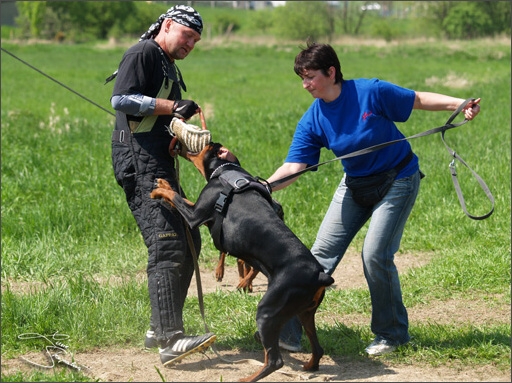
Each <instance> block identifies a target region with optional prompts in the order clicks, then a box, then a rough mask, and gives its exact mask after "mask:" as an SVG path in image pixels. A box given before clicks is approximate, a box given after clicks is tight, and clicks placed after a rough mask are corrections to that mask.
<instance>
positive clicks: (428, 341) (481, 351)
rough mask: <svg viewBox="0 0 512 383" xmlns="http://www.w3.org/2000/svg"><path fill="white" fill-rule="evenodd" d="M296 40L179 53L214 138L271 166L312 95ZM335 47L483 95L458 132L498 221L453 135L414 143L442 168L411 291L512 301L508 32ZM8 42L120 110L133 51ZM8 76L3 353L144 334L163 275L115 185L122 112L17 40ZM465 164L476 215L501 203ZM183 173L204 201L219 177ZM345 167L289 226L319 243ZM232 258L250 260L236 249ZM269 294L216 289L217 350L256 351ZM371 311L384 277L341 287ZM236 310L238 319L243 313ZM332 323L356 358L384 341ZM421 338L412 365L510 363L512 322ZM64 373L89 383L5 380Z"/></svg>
mask: <svg viewBox="0 0 512 383" xmlns="http://www.w3.org/2000/svg"><path fill="white" fill-rule="evenodd" d="M297 45H298V44H282V45H278V46H263V45H256V44H254V45H251V44H246V43H237V42H231V43H230V44H225V45H223V46H215V45H214V44H208V42H201V43H200V44H198V46H197V47H196V50H194V52H192V54H191V55H190V57H189V58H187V59H186V60H185V61H183V62H180V63H179V66H180V69H181V71H182V73H183V76H184V78H185V82H186V84H187V88H188V89H189V92H188V93H186V94H185V98H189V99H194V100H195V101H196V102H198V103H199V105H200V106H202V107H203V109H204V111H205V114H206V118H207V124H208V128H209V129H210V130H211V131H212V134H213V139H214V140H215V141H217V142H222V143H223V144H224V145H225V146H227V147H229V148H230V149H231V150H232V151H233V152H234V153H236V154H237V156H238V157H239V159H240V161H241V163H242V165H244V167H245V168H246V169H247V170H248V171H250V172H251V173H252V174H254V175H258V176H260V177H263V178H266V177H268V176H270V174H272V172H273V171H274V170H275V169H276V168H277V167H278V166H280V164H281V163H282V161H283V160H284V158H285V156H286V153H287V149H288V145H289V144H290V141H291V137H292V135H293V132H294V129H295V124H296V123H297V121H298V120H299V118H300V117H301V115H302V113H303V112H304V111H305V110H306V108H307V107H308V106H309V104H310V103H311V101H312V99H311V96H310V95H309V94H308V93H307V92H306V91H304V90H303V89H302V86H301V82H300V79H299V78H298V77H297V76H296V75H295V73H294V72H293V59H294V57H295V55H296V54H297V52H298V50H299V49H298V46H297ZM333 45H334V46H335V48H336V50H337V51H338V53H339V56H340V60H341V64H342V70H343V74H344V76H345V78H355V77H378V78H381V79H383V80H387V81H391V82H395V83H397V84H400V85H402V86H404V87H408V88H412V89H415V90H423V91H432V92H439V93H446V94H450V95H453V96H456V97H461V98H468V97H481V98H482V102H481V106H482V112H481V113H480V115H479V116H478V117H477V119H475V120H474V121H471V122H469V123H468V124H465V125H463V126H462V127H460V128H457V129H453V130H450V131H448V132H447V133H446V140H447V143H448V144H449V145H450V146H451V147H452V148H454V149H455V150H456V152H457V153H458V154H459V155H460V156H462V157H463V158H464V160H465V161H466V162H467V163H468V164H469V165H470V166H471V167H472V168H473V169H474V170H475V171H476V172H477V173H478V174H479V175H480V176H481V177H482V178H483V179H484V180H485V181H486V183H487V184H488V186H489V187H490V189H491V191H492V193H493V195H494V198H495V200H496V204H495V211H494V214H493V215H492V216H491V217H490V218H488V219H486V220H482V221H475V220H471V219H469V218H467V217H466V216H465V215H464V213H463V211H462V209H461V207H460V205H459V202H458V200H457V195H456V193H455V190H454V188H453V185H452V181H451V179H450V173H449V169H448V164H449V163H450V161H451V157H450V155H449V154H448V152H447V151H446V149H445V147H444V145H443V143H442V141H441V138H440V137H439V136H438V135H436V136H428V137H425V138H420V139H417V140H413V141H411V143H412V146H413V149H414V150H415V152H416V153H417V154H418V156H419V158H420V165H421V169H422V171H423V172H424V173H425V174H426V175H427V177H426V178H425V179H424V180H423V181H422V187H421V191H420V195H419V197H418V201H417V203H416V206H415V208H414V210H413V213H412V215H411V217H410V219H409V222H408V225H407V227H406V230H405V233H404V238H403V240H402V246H401V250H400V251H401V252H407V253H417V254H418V255H419V256H420V255H421V254H424V253H430V254H433V256H432V261H431V262H429V263H428V264H427V265H426V266H423V267H421V268H418V269H415V270H414V272H410V273H408V274H405V275H403V277H402V287H403V292H404V300H405V304H406V306H407V307H414V306H415V305H418V304H420V303H428V302H433V301H441V302H442V301H445V300H448V299H471V300H477V301H482V302H489V301H492V302H495V303H496V304H497V305H503V304H508V305H510V234H511V231H510V216H511V211H510V206H511V204H510V202H511V201H510V185H511V180H510V144H511V140H510V121H511V119H510V105H511V100H510V94H511V92H510V90H511V89H510V86H511V85H510V84H511V76H510V62H511V61H510V45H509V43H501V44H500V43H498V42H494V41H490V40H485V41H471V42H457V43H440V42H435V43H433V42H432V43H427V42H425V43H421V44H417V45H414V44H413V45H409V44H401V45H391V44H390V45H388V46H384V47H376V46H371V45H362V44H361V45H343V44H341V43H339V44H333ZM2 47H3V48H4V49H7V50H9V51H10V52H12V53H14V54H15V55H17V56H19V57H20V58H22V59H23V60H25V61H27V62H28V63H30V64H32V65H34V66H35V67H37V68H38V69H39V70H41V71H43V72H45V73H46V74H48V75H50V76H53V77H54V78H56V79H57V80H59V81H60V82H62V83H63V84H65V85H67V86H68V87H70V88H72V89H74V90H75V91H77V92H79V93H80V94H81V95H82V96H84V97H86V98H89V99H91V100H93V101H94V102H96V103H97V104H100V105H101V106H102V107H104V108H106V109H109V110H110V103H109V98H110V95H111V91H112V83H110V84H107V85H103V83H104V80H105V78H106V77H107V76H108V75H110V74H111V73H112V71H113V70H115V69H116V68H117V64H118V62H119V60H120V58H121V56H122V54H123V51H124V49H125V48H121V47H117V48H105V47H101V46H97V45H93V44H90V45H53V44H41V45H18V44H9V43H6V42H4V41H2ZM1 80H2V87H1V97H2V98H1V105H2V107H1V139H2V142H1V144H2V153H1V156H2V157H1V159H2V165H1V166H2V173H1V174H2V211H1V213H2V327H1V328H2V359H9V358H15V357H17V356H19V355H22V354H23V353H25V352H27V351H28V350H35V349H37V347H38V344H37V342H35V341H34V342H30V341H26V342H19V341H18V340H17V336H18V335H19V334H22V333H26V332H38V333H43V334H52V333H54V332H55V331H59V332H60V333H65V334H70V335H71V341H72V344H71V346H72V347H73V349H75V350H87V349H90V348H93V347H109V346H113V345H117V344H124V345H128V346H129V345H138V344H140V343H141V341H142V339H141V337H142V334H143V333H144V332H145V331H146V328H147V325H148V318H149V300H148V297H147V286H146V285H145V283H140V281H139V280H138V279H137V278H136V276H137V275H140V274H141V273H144V270H145V268H146V257H147V253H146V249H145V246H144V244H143V242H142V238H141V236H140V233H139V231H138V228H137V227H136V224H135V221H134V219H133V217H132V216H131V213H130V211H129V209H128V207H127V205H126V202H125V200H124V194H123V192H122V190H121V188H119V186H118V185H117V184H116V182H115V180H114V176H113V172H112V168H111V160H110V135H111V130H112V129H113V122H114V120H113V117H112V116H111V115H110V114H109V113H107V112H105V111H104V110H102V109H100V108H98V107H96V106H95V105H92V104H91V103H89V102H87V101H86V100H84V99H83V98H81V97H78V96H77V95H75V94H73V93H72V92H70V91H69V90H67V89H65V88H64V87H62V86H61V85H59V84H56V83H55V82H53V81H51V80H49V79H48V78H46V77H44V76H42V75H41V74H40V73H38V72H36V71H34V70H33V69H31V68H29V67H27V66H26V65H23V64H22V63H20V62H19V61H17V60H15V59H14V58H13V57H11V56H10V55H8V54H6V53H5V52H2V55H1ZM448 117H449V114H448V113H441V112H438V113H428V112H422V111H415V112H414V113H413V115H412V117H411V118H410V119H409V121H408V122H406V123H404V124H401V129H402V131H403V132H404V134H406V135H407V136H409V135H413V134H416V133H419V132H421V131H424V130H427V129H431V128H433V127H437V126H441V125H443V124H444V123H445V121H446V119H447V118H448ZM191 122H193V121H191ZM196 123H197V122H196ZM330 158H333V155H332V153H329V152H325V153H323V155H322V160H327V159H330ZM457 169H458V174H459V180H460V182H461V185H462V188H463V192H464V197H465V198H466V203H467V208H468V210H469V211H470V213H472V214H475V215H481V214H484V213H486V212H487V211H488V210H489V209H490V204H489V202H488V200H487V199H486V197H485V194H483V192H482V191H481V189H479V187H478V185H477V184H476V182H475V181H474V179H473V178H472V176H471V174H470V172H469V171H467V169H465V168H464V167H462V166H461V165H458V168H457ZM180 172H181V182H182V185H183V187H184V189H185V190H186V192H187V194H188V196H189V197H190V199H192V200H194V199H195V198H196V196H197V195H198V194H199V191H200V190H201V188H202V187H203V186H204V180H203V179H202V178H201V177H200V175H199V173H198V172H197V171H196V170H195V169H194V168H192V166H191V165H190V164H188V163H186V162H185V161H180ZM341 175H342V172H341V166H340V164H338V163H331V164H328V165H324V166H323V167H321V168H320V169H319V171H318V172H315V173H311V174H305V175H303V176H301V179H300V180H299V181H298V182H296V183H295V184H294V185H292V186H291V187H289V188H287V189H285V190H283V191H280V192H277V193H276V194H275V195H274V197H275V198H276V199H277V200H279V201H280V202H281V203H282V205H283V207H284V209H285V215H286V222H287V224H288V225H289V226H290V228H291V229H292V230H293V231H294V232H295V233H296V234H297V236H298V237H299V238H301V239H302V240H303V242H304V243H305V244H306V245H307V246H311V245H312V243H313V241H314V239H315V235H316V231H317V228H318V226H319V224H320V222H321V219H322V217H323V214H324V212H325V210H326V208H327V206H328V204H329V201H330V199H331V197H332V194H333V191H334V189H335V188H336V186H337V184H338V182H339V180H340V178H341ZM201 230H202V233H203V234H204V235H203V244H204V245H203V249H202V255H201V258H202V259H201V264H202V265H205V266H206V267H209V268H212V267H213V264H214V263H215V262H216V261H217V254H218V253H217V251H216V250H215V248H214V246H213V243H212V241H211V239H210V238H209V235H208V232H207V230H206V228H204V227H203V228H202V229H201ZM363 235H364V230H363V231H362V232H361V233H360V234H359V235H358V236H357V237H356V239H355V241H354V243H353V244H352V246H353V248H354V249H355V250H360V247H361V243H362V238H363ZM229 262H230V264H231V265H234V260H233V259H230V260H229ZM114 276H115V277H118V276H122V277H123V278H122V279H123V282H122V283H120V284H119V283H118V284H115V285H112V286H109V284H108V281H109V278H112V277H114ZM98 280H101V281H103V282H98ZM20 286H24V287H23V288H20ZM235 299H236V301H237V302H238V303H237V304H236V305H235V303H234V300H235ZM258 301H259V297H258V296H257V295H249V294H246V295H240V294H237V293H234V294H208V295H207V296H206V297H205V305H206V312H207V316H208V318H209V319H210V321H211V323H210V324H209V326H210V328H211V329H213V330H214V331H215V332H216V333H217V335H218V337H219V340H218V341H217V344H218V347H221V348H224V349H228V348H233V347H238V348H242V349H255V348H254V347H255V345H254V344H253V343H252V342H250V339H249V338H250V337H248V336H247V334H252V332H253V331H254V328H255V323H254V314H255V310H256V304H257V302H258ZM370 309H371V308H370V304H369V295H368V292H367V289H349V290H333V291H330V292H329V294H327V296H326V299H325V300H324V303H323V304H322V306H321V311H323V312H333V313H336V314H337V315H340V316H342V315H344V314H350V313H364V314H367V315H368V317H369V316H370ZM234 310H240V312H242V313H244V315H241V316H237V315H236V313H235V312H234ZM185 317H186V321H185V322H186V323H185V326H186V328H187V330H189V331H190V333H194V332H200V331H202V330H201V329H202V327H203V326H202V322H201V317H200V314H199V310H198V305H197V299H195V298H190V299H188V300H187V304H186V316H185ZM226 317H230V318H237V320H236V321H235V320H234V321H232V322H231V321H230V322H228V323H226V321H225V319H224V318H226ZM318 328H319V335H320V337H321V341H322V342H323V345H324V348H325V351H326V353H328V354H331V355H344V356H349V357H357V355H358V353H360V352H361V350H362V349H361V347H362V346H361V342H360V340H361V339H362V340H363V343H366V342H368V341H369V340H371V338H372V334H371V332H370V329H369V328H368V326H353V327H344V326H343V325H341V324H339V323H338V324H332V323H327V322H323V321H319V323H318ZM99 329H101V331H98V330H99ZM411 334H412V335H413V336H414V337H415V340H416V345H417V346H419V347H420V348H421V350H422V352H418V351H417V350H415V349H413V348H412V347H411V348H404V350H403V351H401V352H400V355H399V358H400V360H401V361H405V362H410V363H420V362H421V363H428V364H432V365H436V364H443V363H447V362H448V361H449V360H452V359H457V360H459V361H461V362H462V363H464V364H474V365H482V364H484V365H485V364H492V365H495V366H499V367H501V368H503V369H509V368H510V323H490V324H488V325H481V324H478V325H473V324H472V323H471V319H469V320H468V322H467V325H465V326H460V327H453V326H443V325H436V324H435V323H432V324H423V323H422V324H415V323H411ZM447 339H448V340H447ZM341 343H343V347H341ZM47 379H50V380H56V379H57V380H59V381H71V380H73V381H77V380H87V378H85V377H83V376H80V374H78V375H77V374H71V373H69V374H63V375H62V376H55V375H53V374H52V375H49V377H48V376H46V375H44V374H42V375H41V374H40V373H38V374H34V375H33V376H5V375H4V374H2V380H6V381H7V380H8V381H38V380H47Z"/></svg>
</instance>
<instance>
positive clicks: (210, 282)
mask: <svg viewBox="0 0 512 383" xmlns="http://www.w3.org/2000/svg"><path fill="white" fill-rule="evenodd" d="M430 259H431V256H430V255H429V254H421V255H412V254H398V255H397V256H396V264H397V267H398V269H399V270H400V272H401V273H405V272H407V271H408V270H409V269H411V268H414V267H419V266H422V265H424V264H426V263H428V262H429V261H430ZM333 277H334V278H335V280H336V284H335V286H334V288H354V287H365V286H366V281H365V279H364V275H363V271H362V265H361V259H360V256H359V254H356V253H347V254H346V255H345V257H344V259H343V260H342V262H341V263H340V265H339V266H338V268H337V270H336V272H335V273H334V274H333ZM237 284H238V274H237V270H236V267H227V268H226V272H225V276H224V279H223V281H222V282H217V281H216V280H215V278H214V272H213V271H212V270H202V271H201V285H202V288H203V293H205V294H207V293H212V292H215V291H216V290H227V291H233V290H235V289H236V285H237ZM266 284H267V283H266V279H265V277H264V276H262V275H259V276H258V277H257V278H256V279H255V281H254V293H259V292H264V291H265V290H266ZM190 295H191V296H192V295H196V296H197V288H196V282H195V278H193V279H192V285H191V287H190ZM319 315H325V317H322V320H324V321H325V320H326V319H328V316H329V314H328V313H319ZM409 317H410V320H411V321H415V322H432V323H439V324H446V323H458V322H460V323H462V322H467V321H468V318H471V323H473V324H478V323H482V324H484V323H485V324H488V323H490V322H497V323H510V306H506V305H503V306H502V307H496V306H493V307H492V308H490V307H488V306H487V305H486V304H483V303H482V302H476V301H472V300H465V301H458V300H453V301H449V302H446V301H443V302H439V304H429V305H424V306H415V307H413V308H411V309H409ZM343 323H345V324H346V325H347V326H350V325H355V324H358V325H369V318H368V317H367V316H364V315H347V316H344V317H343ZM24 357H25V358H26V359H28V360H31V361H36V362H38V363H41V364H43V365H47V364H48V361H47V360H46V359H45V355H44V354H43V353H33V354H29V355H24ZM64 357H65V359H66V358H67V360H70V358H69V355H65V356H64ZM309 357H310V354H309V353H288V352H286V351H283V359H284V363H285V364H284V367H283V368H282V369H280V370H279V371H277V372H274V373H273V374H271V375H270V376H268V377H267V378H265V379H262V380H261V381H262V382H297V381H312V382H319V381H333V382H334V381H347V382H373V381H387V382H415V381H423V382H453V381H459V382H483V381H487V382H510V381H511V374H510V371H501V370H499V369H498V368H496V367H494V366H490V365H489V366H480V367H475V366H462V365H460V364H457V363H456V362H454V363H453V364H452V365H448V366H447V365H443V366H439V367H431V366H427V365H423V366H420V365H401V364H397V362H396V361H393V359H392V358H386V357H384V358H370V357H354V358H342V357H335V358H332V357H331V356H329V355H325V356H324V357H323V358H322V360H321V364H320V370H319V371H318V372H315V373H307V372H304V371H302V365H303V364H304V363H305V362H306V361H307V360H308V359H309ZM38 360H39V361H38ZM74 360H75V361H76V362H77V363H78V364H79V365H85V366H87V368H86V369H84V370H83V371H84V372H86V374H87V375H88V376H90V377H91V378H93V379H96V380H98V381H102V382H162V381H173V382H233V381H237V380H239V379H240V378H242V377H246V376H249V375H251V374H252V373H254V372H255V371H256V370H257V369H258V368H259V367H258V366H259V365H261V362H262V361H263V352H262V351H261V352H245V351H241V350H222V351H218V350H217V348H215V351H214V350H212V349H211V348H210V349H208V350H207V351H206V352H205V353H204V354H194V355H191V356H189V357H188V358H185V359H184V360H183V361H182V362H181V363H179V364H177V365H175V366H173V367H171V368H165V367H163V366H162V365H161V364H160V358H159V356H158V353H157V351H156V350H145V349H142V348H128V349H127V348H116V349H98V350H90V351H88V352H84V353H76V354H74ZM34 368H35V367H33V366H31V365H29V364H27V363H26V362H25V361H23V360H22V359H10V360H2V374H7V373H13V372H14V371H17V370H24V371H27V373H28V372H29V370H31V369H34ZM57 368H67V367H63V366H57ZM160 374H161V376H160Z"/></svg>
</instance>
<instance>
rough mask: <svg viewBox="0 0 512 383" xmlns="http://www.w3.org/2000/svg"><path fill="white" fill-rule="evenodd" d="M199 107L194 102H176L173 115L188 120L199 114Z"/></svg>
mask: <svg viewBox="0 0 512 383" xmlns="http://www.w3.org/2000/svg"><path fill="white" fill-rule="evenodd" d="M198 109H199V105H197V104H196V103H195V102H194V101H192V100H179V101H174V108H173V115H174V116H175V117H178V118H182V119H184V120H188V119H189V118H190V117H192V116H193V115H194V114H196V113H197V111H198Z"/></svg>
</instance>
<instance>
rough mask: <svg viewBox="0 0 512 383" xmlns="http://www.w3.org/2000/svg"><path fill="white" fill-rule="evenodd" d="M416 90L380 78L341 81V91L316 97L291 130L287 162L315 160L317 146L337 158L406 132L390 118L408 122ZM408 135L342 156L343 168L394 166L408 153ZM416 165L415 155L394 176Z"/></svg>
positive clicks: (357, 173) (365, 170)
mask: <svg viewBox="0 0 512 383" xmlns="http://www.w3.org/2000/svg"><path fill="white" fill-rule="evenodd" d="M414 98H415V92H414V91H413V90H410V89H406V88H402V87H400V86H397V85H394V84H392V83H390V82H386V81H382V80H379V79H355V80H345V81H343V85H342V90H341V94H340V95H339V97H338V98H337V99H336V100H334V101H332V102H329V103H328V102H325V101H323V100H321V99H315V101H313V103H312V104H311V106H310V107H309V109H308V110H307V111H306V113H304V115H303V116H302V118H301V119H300V121H299V123H298V124H297V128H296V130H295V133H294V136H293V140H292V143H291V145H290V149H289V151H288V156H287V157H286V160H285V162H297V163H305V164H308V165H316V164H317V163H318V161H319V159H320V150H321V148H323V147H324V148H327V149H329V150H332V152H333V153H334V154H335V155H336V157H339V156H343V155H346V154H349V153H352V152H354V151H356V150H360V149H364V148H367V147H370V146H373V145H378V144H381V143H384V142H388V141H393V140H398V139H401V138H404V137H405V136H404V135H403V134H402V133H401V132H400V131H399V130H398V128H397V126H396V125H395V123H394V122H404V121H407V119H408V118H409V116H410V115H411V112H412V108H413V105H414ZM409 151H411V146H410V144H409V142H407V141H406V140H404V141H400V142H398V143H395V144H393V145H390V146H387V147H384V148H382V149H379V150H377V151H374V152H371V153H368V154H363V155H360V156H356V157H351V158H346V159H343V160H342V161H341V162H342V165H343V170H344V171H345V173H346V174H348V175H350V176H354V177H361V176H367V175H371V174H376V173H380V172H383V171H386V170H389V169H392V168H393V167H395V166H396V165H398V163H399V162H400V161H401V160H402V159H403V158H405V157H406V156H407V154H408V153H409ZM417 170H418V157H417V156H416V155H414V156H413V159H412V160H411V161H410V162H409V163H408V164H407V166H406V167H405V168H404V169H402V170H401V171H400V173H399V174H398V176H397V178H402V177H407V176H410V175H412V174H414V173H415V172H416V171H417Z"/></svg>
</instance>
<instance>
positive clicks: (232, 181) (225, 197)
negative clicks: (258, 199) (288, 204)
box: [210, 163, 274, 250]
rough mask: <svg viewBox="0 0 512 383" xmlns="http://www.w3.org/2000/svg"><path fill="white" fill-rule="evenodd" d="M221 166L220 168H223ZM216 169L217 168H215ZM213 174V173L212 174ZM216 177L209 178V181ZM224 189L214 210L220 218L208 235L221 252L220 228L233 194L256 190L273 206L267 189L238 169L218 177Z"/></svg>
mask: <svg viewBox="0 0 512 383" xmlns="http://www.w3.org/2000/svg"><path fill="white" fill-rule="evenodd" d="M225 165H233V166H236V167H238V165H236V164H231V163H230V164H225ZM225 165H221V166H225ZM217 169H218V168H217ZM214 173H215V172H214ZM212 178H216V177H210V179H212ZM218 178H219V180H220V181H221V183H222V185H223V186H224V188H223V189H222V190H221V192H220V194H219V198H218V199H217V201H216V202H215V210H217V211H218V212H219V213H220V215H221V218H220V219H219V220H217V222H216V223H215V224H214V225H213V226H212V227H210V234H211V236H212V239H213V243H214V244H215V246H216V247H217V248H218V249H219V250H223V249H224V247H223V243H222V226H223V223H224V217H225V216H226V211H227V208H228V206H229V202H230V201H231V197H232V196H233V194H237V193H243V192H244V191H246V190H249V189H255V190H257V191H258V192H259V193H260V194H261V195H262V196H263V197H264V198H265V199H266V200H267V201H268V202H269V203H270V205H271V206H273V204H274V203H273V200H272V197H271V195H270V191H269V189H267V188H266V187H265V185H263V184H262V183H261V182H259V181H258V180H257V179H256V178H254V177H252V176H251V175H250V174H248V173H246V172H244V171H242V170H240V169H229V170H225V171H224V172H223V173H222V174H220V175H219V176H218Z"/></svg>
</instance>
